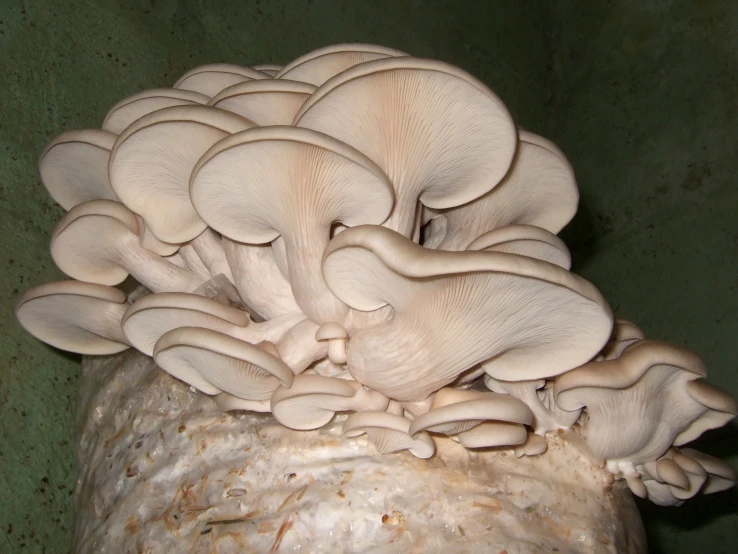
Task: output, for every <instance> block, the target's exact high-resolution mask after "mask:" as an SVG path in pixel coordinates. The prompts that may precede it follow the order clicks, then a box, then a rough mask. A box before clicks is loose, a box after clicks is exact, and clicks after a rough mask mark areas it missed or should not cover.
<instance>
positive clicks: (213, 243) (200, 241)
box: [190, 228, 233, 283]
mask: <svg viewBox="0 0 738 554" xmlns="http://www.w3.org/2000/svg"><path fill="white" fill-rule="evenodd" d="M190 245H192V248H193V250H194V251H195V252H196V253H197V255H198V257H199V258H200V259H201V260H202V263H203V264H205V267H207V269H208V273H210V275H211V276H212V277H215V276H216V275H221V274H223V275H225V277H226V278H227V279H228V280H229V281H230V282H231V283H233V273H232V272H231V267H230V266H229V265H228V261H227V260H226V255H225V253H224V252H223V247H222V246H221V242H220V240H219V239H218V237H216V236H215V233H213V231H212V230H211V229H209V228H207V229H205V230H204V231H203V232H202V233H200V234H199V235H198V236H197V237H195V238H194V239H192V240H191V241H190Z"/></svg>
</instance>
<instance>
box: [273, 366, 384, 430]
mask: <svg viewBox="0 0 738 554" xmlns="http://www.w3.org/2000/svg"><path fill="white" fill-rule="evenodd" d="M388 404H389V399H388V398H386V397H384V396H382V395H381V394H379V393H378V392H375V391H372V390H369V389H367V388H366V387H364V386H363V385H362V384H361V383H359V382H358V381H347V380H345V379H336V378H334V377H323V376H321V375H296V376H295V378H294V381H293V383H292V386H291V387H289V388H287V387H284V386H282V387H279V388H277V389H276V390H275V391H274V394H273V395H272V400H271V406H272V414H273V415H274V417H275V418H276V420H277V421H279V422H280V423H281V424H282V425H284V426H285V427H289V428H290V429H297V430H308V429H318V428H319V427H322V426H323V425H325V424H326V423H328V422H329V421H330V420H331V419H333V416H334V415H335V414H336V412H346V411H352V412H353V411H365V410H384V409H385V408H386V407H387V405H388Z"/></svg>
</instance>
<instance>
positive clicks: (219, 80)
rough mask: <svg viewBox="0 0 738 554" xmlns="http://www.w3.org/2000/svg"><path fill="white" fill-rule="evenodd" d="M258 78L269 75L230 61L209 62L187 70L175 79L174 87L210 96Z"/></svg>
mask: <svg viewBox="0 0 738 554" xmlns="http://www.w3.org/2000/svg"><path fill="white" fill-rule="evenodd" d="M258 79H269V75H268V74H266V73H262V72H261V71H258V70H256V69H252V68H251V67H242V66H240V65H234V64H230V63H211V64H206V65H200V66H198V67H196V68H194V69H191V70H189V71H188V72H187V73H185V74H184V75H182V76H181V77H180V78H179V79H177V82H176V83H174V88H176V89H182V90H191V91H194V92H199V93H200V94H204V95H205V96H210V97H212V96H215V95H216V94H218V93H219V92H220V91H221V90H223V89H224V88H227V87H230V86H231V85H235V84H236V83H243V82H245V81H253V80H258Z"/></svg>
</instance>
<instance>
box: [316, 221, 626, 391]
mask: <svg viewBox="0 0 738 554" xmlns="http://www.w3.org/2000/svg"><path fill="white" fill-rule="evenodd" d="M323 275H324V277H325V279H326V282H327V284H328V286H329V287H330V289H331V290H332V291H333V293H334V294H336V296H338V297H339V298H340V299H341V300H343V301H344V302H345V303H347V304H348V305H349V306H351V307H353V308H355V309H357V310H363V311H372V310H377V309H379V308H381V307H383V306H385V305H388V304H389V305H390V306H392V308H393V309H394V315H393V316H392V318H391V319H390V320H389V321H387V322H384V323H381V324H378V325H374V326H371V327H369V328H366V329H361V330H359V331H357V332H356V333H355V334H353V335H352V337H351V342H350V344H349V349H348V367H349V370H350V371H351V374H352V375H354V377H355V378H356V379H357V380H359V381H361V382H362V383H364V384H366V385H367V386H370V387H372V388H373V389H375V390H378V391H380V392H382V393H383V394H385V395H387V396H389V397H391V398H394V399H396V400H400V401H412V400H422V399H424V398H425V397H427V396H428V395H429V394H430V393H432V392H434V391H436V390H438V389H439V388H441V387H442V386H444V385H446V384H448V383H451V382H452V381H453V380H454V379H456V377H457V376H458V375H460V374H461V373H462V372H464V371H465V370H467V369H469V368H471V367H473V366H475V365H477V364H479V363H481V362H485V361H486V363H485V370H486V371H487V372H488V373H489V374H491V375H492V376H493V377H496V378H498V379H508V380H512V379H539V378H544V377H549V376H553V375H558V374H560V373H562V372H563V371H566V370H568V369H570V368H573V367H577V366H578V365H580V364H582V363H585V362H586V361H587V360H589V359H591V358H592V357H593V356H594V355H595V354H596V353H597V352H598V351H599V350H600V349H601V348H602V345H603V344H604V343H605V341H606V340H607V338H608V337H609V335H610V330H611V327H612V316H611V313H610V309H609V306H608V305H607V303H606V301H605V300H604V299H603V298H602V295H600V293H599V292H598V291H597V289H596V288H595V287H594V286H593V285H592V284H591V283H589V282H587V281H585V280H584V279H581V278H579V277H577V276H575V275H573V274H571V273H569V272H568V271H565V270H564V269H562V268H560V267H558V266H555V265H552V264H549V263H546V262H542V261H540V260H535V259H532V258H527V257H524V256H517V255H514V254H506V253H499V252H475V251H467V252H444V251H437V250H429V249H427V248H423V247H422V246H419V245H417V244H414V243H413V242H412V241H410V240H409V239H406V238H405V237H403V236H402V235H400V234H398V233H396V232H394V231H391V230H389V229H386V228H383V227H377V226H360V227H355V228H353V229H347V230H346V231H343V232H342V233H340V234H339V235H337V236H336V237H334V238H333V240H332V241H331V243H330V244H329V246H328V248H327V249H326V253H325V255H324V261H323Z"/></svg>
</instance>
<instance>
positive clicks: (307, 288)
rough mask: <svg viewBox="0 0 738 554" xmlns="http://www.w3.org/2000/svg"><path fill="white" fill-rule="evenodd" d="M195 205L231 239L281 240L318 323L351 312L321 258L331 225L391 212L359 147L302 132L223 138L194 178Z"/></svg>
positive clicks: (383, 181)
mask: <svg viewBox="0 0 738 554" xmlns="http://www.w3.org/2000/svg"><path fill="white" fill-rule="evenodd" d="M190 196H191V197H192V203H193V204H194V205H195V207H196V208H197V211H198V213H199V214H200V215H201V216H202V218H203V219H204V220H205V221H206V222H207V224H208V225H210V226H211V227H212V228H213V229H215V230H216V231H218V232H220V233H221V234H222V235H223V236H226V237H228V238H230V239H232V240H236V241H240V242H244V243H252V244H265V243H269V242H271V241H273V240H274V239H276V238H277V237H278V236H280V235H281V236H282V237H283V239H284V241H285V251H286V255H287V265H288V268H287V269H288V272H289V282H290V284H291V286H292V292H293V293H294V296H295V300H296V301H297V304H298V305H299V306H300V308H301V309H302V311H303V312H304V313H305V314H306V315H307V316H308V317H309V318H310V319H312V320H313V321H315V322H316V323H318V324H322V323H327V322H330V321H342V319H343V317H344V316H345V314H346V312H347V311H348V308H347V307H346V306H345V305H344V304H343V303H341V302H340V301H339V300H338V299H337V298H336V297H335V296H333V294H331V292H330V291H329V290H328V288H327V287H326V285H325V283H324V281H323V278H322V276H321V273H320V260H321V257H322V255H323V250H324V249H325V247H326V245H327V244H328V241H329V240H330V230H331V225H332V224H333V223H334V222H336V221H341V222H343V223H344V224H346V225H358V224H361V223H373V224H379V223H381V222H382V221H384V220H385V219H386V217H387V215H388V214H389V212H390V210H391V208H392V187H391V184H390V183H389V182H388V180H387V177H386V175H384V174H383V173H382V171H381V170H380V169H379V168H378V167H377V166H376V165H375V164H374V163H372V162H371V161H370V160H369V159H367V158H366V157H365V156H363V155H362V154H360V153H359V152H357V151H356V150H354V149H353V148H351V147H349V146H347V145H345V144H343V143H341V142H339V141H337V140H335V139H333V138H331V137H328V136H326V135H323V134H321V133H316V132H315V131H310V130H308V129H299V128H296V127H281V126H272V127H261V128H256V129H250V130H248V131H244V132H242V133H237V134H235V135H233V136H231V137H228V138H227V139H225V140H222V141H221V142H219V143H218V144H217V145H215V146H214V147H213V148H211V149H210V150H209V151H208V153H207V154H206V155H205V156H203V157H202V158H201V160H200V161H199V162H198V165H197V167H196V168H195V169H194V171H193V173H192V181H191V185H190Z"/></svg>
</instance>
